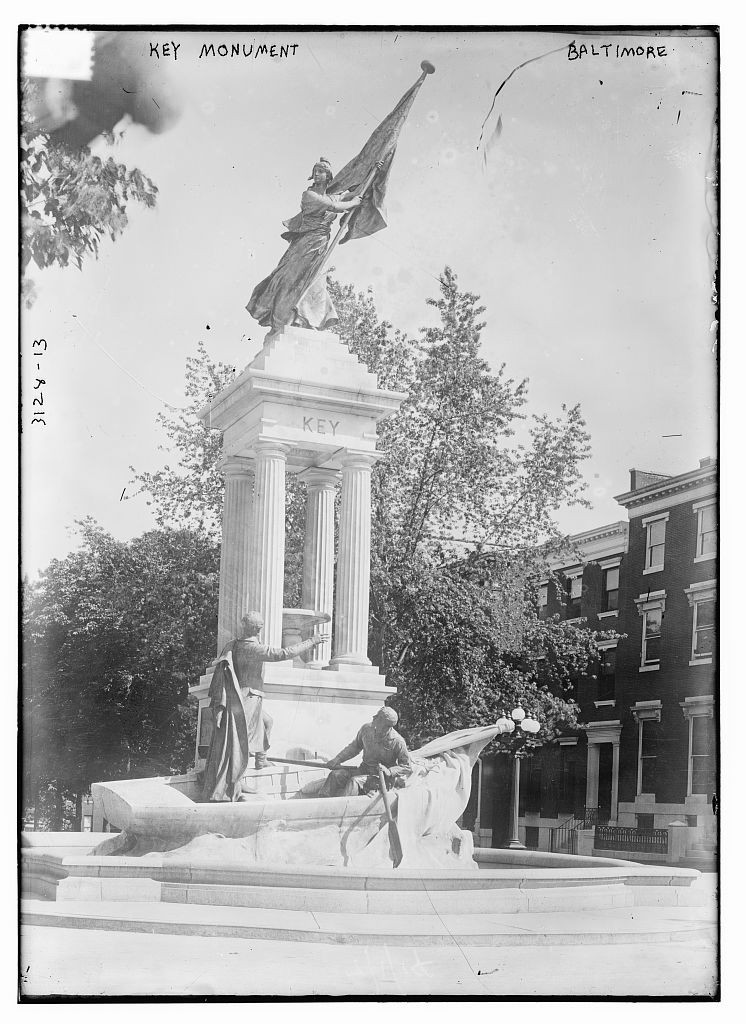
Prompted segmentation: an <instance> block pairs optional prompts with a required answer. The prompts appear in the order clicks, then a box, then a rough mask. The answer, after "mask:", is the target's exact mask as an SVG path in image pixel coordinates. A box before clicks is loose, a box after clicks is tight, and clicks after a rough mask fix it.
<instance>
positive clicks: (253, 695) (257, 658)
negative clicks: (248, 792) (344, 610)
mask: <svg viewBox="0 0 746 1024" xmlns="http://www.w3.org/2000/svg"><path fill="white" fill-rule="evenodd" d="M263 627H264V620H263V619H262V617H261V615H260V614H259V613H258V612H249V614H248V615H244V617H243V619H242V620H241V636H240V637H239V638H238V639H237V640H233V641H232V642H231V643H230V644H228V645H227V646H226V647H225V649H224V650H223V652H222V654H221V655H220V658H219V660H218V663H217V665H216V666H215V671H214V672H213V676H212V681H211V682H210V709H211V711H212V715H213V726H214V728H213V733H212V740H211V741H210V750H209V753H208V755H207V763H206V765H205V774H204V777H203V782H202V799H203V800H238V798H239V796H240V795H241V779H242V778H243V776H244V773H245V772H246V769H247V767H248V764H249V757H250V756H251V755H252V754H253V755H254V767H255V768H256V769H257V770H260V769H262V768H265V767H266V765H267V751H268V750H269V737H270V733H271V731H272V717H271V716H270V715H269V714H268V713H267V712H266V711H265V710H264V708H263V706H262V705H263V698H264V688H263V685H262V666H263V664H264V662H265V661H287V660H288V659H289V658H294V657H296V655H298V654H303V653H304V652H305V651H310V650H313V648H314V647H317V646H318V645H319V644H323V643H324V642H325V640H326V639H327V638H326V637H325V636H314V637H311V639H310V640H304V641H303V642H302V643H299V644H295V645H294V646H293V647H268V646H267V645H266V644H263V643H261V642H260V640H259V634H260V633H261V631H262V629H263Z"/></svg>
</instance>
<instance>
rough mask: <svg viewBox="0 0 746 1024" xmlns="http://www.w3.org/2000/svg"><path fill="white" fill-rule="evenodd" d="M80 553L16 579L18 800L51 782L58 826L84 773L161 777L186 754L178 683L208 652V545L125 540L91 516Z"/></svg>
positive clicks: (193, 673) (212, 584) (212, 628)
mask: <svg viewBox="0 0 746 1024" xmlns="http://www.w3.org/2000/svg"><path fill="white" fill-rule="evenodd" d="M79 528H80V535H81V540H82V544H81V547H80V550H78V551H75V552H73V553H72V554H70V555H68V556H67V557H66V558H65V559H61V560H54V561H53V562H52V563H51V564H50V565H49V567H48V568H47V569H46V570H45V571H44V572H43V573H42V574H41V576H40V578H39V580H38V582H35V583H33V584H26V587H25V593H24V607H23V627H24V650H23V671H24V689H23V709H24V745H23V749H24V777H25V784H26V785H25V803H26V806H35V805H36V804H37V803H38V802H39V796H40V795H43V794H44V792H45V791H46V790H48V789H50V790H51V791H52V792H53V793H54V794H55V799H56V803H57V810H56V812H55V815H54V817H56V819H57V820H56V821H54V818H53V822H52V824H53V825H54V827H57V828H60V827H61V824H62V822H61V821H60V818H61V817H62V815H63V811H64V801H65V799H67V798H72V799H73V800H75V802H76V803H77V806H78V813H79V808H80V802H81V800H82V796H83V794H84V793H85V792H87V791H88V789H89V788H90V784H91V782H92V781H96V780H101V779H107V778H121V777H138V776H150V775H168V774H173V773H174V772H179V771H183V770H185V769H186V768H187V767H188V766H189V765H190V764H191V763H192V759H193V743H194V727H195V717H196V716H195V710H194V707H193V706H192V705H190V703H189V701H188V686H189V683H190V682H194V681H196V680H197V679H198V678H199V676H200V675H201V673H202V672H203V671H204V667H205V665H206V664H207V663H208V662H209V661H210V659H211V658H212V657H213V656H214V653H215V651H214V642H215V633H216V628H217V589H218V565H219V553H218V549H217V546H216V545H215V544H214V543H212V542H211V541H209V540H207V539H205V538H204V537H202V536H200V535H198V534H196V533H194V532H190V531H187V530H171V531H168V530H153V531H150V532H148V533H146V534H144V535H143V536H142V537H139V538H137V539H135V540H133V541H130V542H129V543H122V542H119V541H116V540H114V539H113V538H112V537H111V536H110V535H109V534H107V533H105V532H104V531H103V530H102V529H101V528H100V527H98V526H97V525H96V524H95V523H94V522H93V521H92V520H86V521H84V522H82V523H80V524H79Z"/></svg>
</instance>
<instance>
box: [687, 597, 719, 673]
mask: <svg viewBox="0 0 746 1024" xmlns="http://www.w3.org/2000/svg"><path fill="white" fill-rule="evenodd" d="M693 620H694V621H693V626H692V661H697V660H699V659H701V658H707V659H708V660H712V651H713V648H714V641H715V601H714V599H712V598H711V599H709V600H706V601H695V602H694V609H693Z"/></svg>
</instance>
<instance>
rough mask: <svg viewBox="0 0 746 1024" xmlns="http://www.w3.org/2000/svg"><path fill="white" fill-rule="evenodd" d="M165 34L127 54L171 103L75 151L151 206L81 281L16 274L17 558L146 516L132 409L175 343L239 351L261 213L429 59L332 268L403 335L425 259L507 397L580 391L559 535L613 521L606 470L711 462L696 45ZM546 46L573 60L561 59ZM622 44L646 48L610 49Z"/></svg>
mask: <svg viewBox="0 0 746 1024" xmlns="http://www.w3.org/2000/svg"><path fill="white" fill-rule="evenodd" d="M171 38H173V39H174V40H175V41H176V42H179V43H180V44H181V45H180V47H179V50H178V51H177V52H178V59H177V60H176V61H174V60H173V59H172V58H170V59H168V58H163V57H160V58H155V57H153V58H150V59H151V60H153V61H154V64H155V65H157V67H156V69H155V70H154V74H159V73H161V74H166V73H167V74H168V75H169V76H170V79H171V82H172V86H173V87H174V88H175V89H177V90H178V91H179V93H180V94H181V95H182V97H183V101H184V113H183V116H182V117H181V120H180V121H179V122H178V123H177V125H176V126H175V127H174V128H172V129H171V130H170V131H168V132H166V133H164V134H162V135H158V136H155V135H151V134H149V133H148V132H147V131H145V129H142V128H139V127H137V126H129V127H126V129H125V131H124V135H123V137H122V138H121V139H120V140H119V141H118V143H117V144H116V146H115V147H114V148H113V149H111V148H110V147H108V146H107V145H106V144H104V143H103V142H101V143H99V144H97V151H99V152H100V153H101V154H102V155H104V156H107V155H109V153H111V154H112V155H113V156H114V158H115V159H116V160H117V161H118V162H121V163H125V164H126V165H127V166H128V167H139V168H140V169H141V170H142V171H143V172H144V173H146V174H148V175H149V176H150V177H151V178H152V179H153V180H154V181H155V183H156V184H157V186H158V188H159V197H158V204H157V207H156V209H155V210H145V209H139V208H132V209H131V210H130V224H129V226H128V228H127V230H126V231H125V233H124V234H123V235H122V236H121V237H120V238H119V239H118V240H117V241H116V242H114V243H111V242H105V243H104V244H102V247H101V255H100V258H99V259H98V261H94V262H91V263H88V264H87V265H85V267H84V269H83V271H82V272H78V271H77V270H76V269H74V268H70V269H66V270H56V269H53V270H48V271H43V272H37V273H35V274H34V275H32V276H34V277H35V281H36V286H37V292H38V298H37V300H36V303H35V305H34V306H33V308H32V309H31V310H30V311H24V313H23V315H22V338H21V343H22V354H23V356H24V360H23V384H24V387H25V388H28V386H29V376H28V375H29V372H30V370H31V369H35V366H33V365H32V363H31V360H30V359H29V358H28V357H29V355H30V353H31V351H32V348H31V346H32V341H33V339H35V338H39V337H44V338H45V339H46V340H47V343H48V348H47V352H46V353H45V357H44V358H45V363H44V367H45V380H46V382H47V383H46V390H45V404H46V407H47V410H48V415H47V422H48V426H47V427H46V428H37V427H36V426H34V427H32V426H31V425H30V423H26V422H24V423H23V435H22V486H23V496H22V502H23V508H22V527H23V531H22V542H23V549H22V551H23V567H24V571H25V572H27V573H29V574H30V575H34V574H35V573H36V572H38V571H39V570H40V569H42V568H43V567H44V566H46V565H47V564H48V562H49V560H50V559H51V558H59V557H64V555H65V554H66V553H67V552H68V551H69V550H70V549H71V548H72V547H74V546H75V536H74V533H73V532H72V531H71V528H72V526H73V524H74V521H75V520H76V519H80V518H83V517H84V516H88V515H91V516H93V517H94V518H96V519H97V520H98V522H99V523H100V524H101V525H102V526H103V527H105V528H106V529H108V530H110V531H111V532H112V533H113V534H114V535H115V536H116V537H118V538H121V539H126V538H129V537H132V536H136V535H138V534H139V533H141V532H142V531H144V530H146V529H148V528H150V527H151V526H152V525H153V519H152V516H151V512H150V510H149V509H148V507H147V506H146V504H145V500H144V498H143V497H142V496H139V497H131V496H132V495H134V492H135V490H136V487H135V486H134V485H133V484H132V477H133V471H132V470H131V469H130V467H134V468H135V469H136V470H137V471H143V470H154V469H157V468H158V467H159V466H161V465H163V464H164V463H165V462H168V461H171V462H172V463H173V462H174V460H173V458H171V459H169V457H168V455H167V454H165V453H164V452H162V451H160V450H159V445H160V444H162V443H163V442H164V440H165V437H164V435H163V433H162V431H161V430H160V428H159V427H158V425H157V423H156V416H157V415H158V413H159V412H161V411H164V408H165V407H164V403H169V404H171V405H173V406H180V405H183V404H184V402H185V399H184V366H185V360H186V358H187V357H188V356H190V355H193V354H194V353H195V351H196V348H197V344H198V342H199V341H200V340H201V341H203V342H204V343H205V345H206V347H207V349H208V351H209V352H210V354H211V355H212V356H213V357H214V358H216V359H219V360H221V361H223V362H227V363H232V364H234V365H236V366H238V367H239V368H243V367H244V366H245V365H246V364H247V363H248V362H249V361H250V360H251V359H252V358H253V356H254V355H255V354H256V352H257V351H258V350H259V349H260V348H261V344H262V339H263V336H264V333H265V331H264V329H263V328H261V327H259V325H258V324H257V323H256V322H255V321H253V320H252V319H251V318H250V317H249V315H248V313H247V312H246V310H245V308H244V307H245V305H246V302H247V301H248V299H249V296H250V294H251V292H252V290H253V288H254V286H255V285H256V284H257V283H258V281H259V280H261V279H262V278H263V277H265V276H266V275H267V274H268V273H269V272H270V271H271V270H272V269H273V267H274V266H275V264H276V263H277V261H278V259H279V258H280V256H281V255H282V253H283V251H284V248H285V243H284V242H283V241H282V240H281V239H280V237H279V235H280V232H281V231H282V230H283V227H282V224H281V222H282V221H283V220H284V219H287V218H288V217H291V216H292V215H293V214H294V213H296V212H297V210H298V208H299V200H300V194H301V192H302V191H303V189H304V188H305V187H306V184H307V178H308V175H309V173H310V170H311V167H312V165H313V163H314V162H315V161H316V160H317V159H318V158H319V157H320V156H324V157H326V158H327V159H329V160H330V161H331V163H332V166H333V167H334V169H335V170H336V169H339V168H340V167H341V166H342V165H343V164H344V163H346V162H347V161H348V160H349V159H350V158H351V157H352V156H354V155H355V154H356V153H357V152H358V151H359V149H360V148H361V147H362V145H363V143H364V142H365V140H366V139H367V137H368V136H369V134H370V132H371V131H372V130H373V129H374V128H375V126H376V125H377V124H378V122H379V121H380V120H381V119H382V118H383V117H384V116H385V115H386V114H387V113H388V112H389V111H390V110H391V109H392V108H393V107H394V105H395V104H396V102H397V101H398V100H399V98H400V96H401V95H402V94H403V93H404V92H405V91H406V89H408V88H409V86H410V85H411V84H412V83H413V82H414V80H415V79H416V78H417V76H418V74H419V64H420V61H421V60H423V59H427V60H430V61H432V63H433V64H434V65H435V67H436V72H435V74H434V75H431V76H429V77H428V78H427V80H426V81H425V83H424V85H423V87H422V89H421V90H420V93H419V95H418V97H417V99H416V101H415V104H414V107H413V109H412V112H411V114H410V116H409V119H408V121H407V123H406V124H405V126H404V128H403V130H402V133H401V138H400V143H399V148H398V151H397V155H396V158H395V162H394V166H393V169H392V172H391V176H390V180H389V191H388V203H387V206H388V223H389V226H388V228H387V229H386V230H385V231H383V232H380V233H379V234H377V235H375V236H373V237H370V238H368V239H362V240H360V241H357V242H355V243H354V244H350V245H346V246H344V247H343V248H342V249H341V250H338V251H337V253H335V256H334V259H333V264H334V266H335V268H336V276H337V277H338V278H339V279H340V280H341V281H343V282H352V283H354V284H355V286H356V287H357V288H358V289H360V290H363V291H365V290H366V289H368V288H370V289H372V293H373V296H374V298H375V301H376V305H377V308H378V311H379V314H380V315H381V316H382V317H385V318H386V319H388V320H390V321H391V322H392V323H393V324H394V325H395V326H397V327H400V328H401V329H403V330H406V331H408V332H410V333H413V334H416V333H417V331H418V330H419V328H421V327H422V326H424V325H426V324H428V323H431V322H433V312H432V311H431V310H430V309H429V308H428V307H427V306H426V299H427V298H429V297H432V296H435V295H437V291H438V284H437V278H438V274H439V273H440V272H441V271H442V269H443V267H444V266H445V265H446V264H448V265H450V266H451V267H452V268H453V269H454V270H455V271H456V273H457V274H458V277H459V281H460V284H461V286H462V287H463V288H465V289H468V290H469V291H471V292H475V293H477V294H478V295H480V296H481V300H482V303H483V304H484V305H485V306H486V313H485V316H484V319H485V320H486V324H487V326H486V328H485V330H484V333H483V336H482V345H483V354H484V356H485V358H486V359H487V360H488V361H489V362H490V363H491V365H493V366H494V367H497V366H499V365H500V364H501V363H505V364H506V369H507V371H508V373H509V375H510V376H512V377H514V378H516V379H522V378H524V377H527V378H528V379H529V382H530V386H529V406H528V410H529V412H535V413H537V414H540V413H544V412H547V413H550V414H552V415H555V414H558V413H559V412H560V410H561V406H562V404H563V403H564V404H566V405H574V404H575V403H580V405H581V408H582V410H583V413H584V416H585V419H586V421H587V425H588V429H589V431H590V434H591V439H592V451H593V455H592V458H591V459H590V460H589V461H588V462H587V463H585V464H584V475H585V478H586V480H587V482H588V497H589V499H590V500H591V502H592V508H591V509H577V508H576V509H567V510H564V511H563V512H562V514H561V515H560V518H559V521H560V525H561V526H562V527H563V529H565V530H567V531H568V532H578V531H582V530H587V529H591V528H593V527H595V526H600V525H603V524H605V523H609V522H614V521H616V520H619V519H622V518H624V510H623V509H622V508H621V507H620V506H619V505H618V504H617V503H616V502H615V501H614V495H616V494H620V493H623V492H624V491H626V490H627V489H628V483H629V477H628V470H629V469H630V468H631V467H633V466H634V467H636V468H642V469H649V470H654V471H658V472H661V473H671V474H675V473H680V472H685V471H687V470H689V469H692V468H695V467H696V466H697V464H698V460H699V459H700V458H702V457H704V456H707V455H711V454H715V446H716V434H715V426H716V391H715V388H716V364H715V352H714V341H715V334H714V332H713V330H712V321H713V308H714V307H713V305H712V302H711V282H712V276H713V264H712V260H711V256H710V255H709V254H708V236H709V241H710V251H712V233H713V221H712V216H711V212H710V210H711V207H712V204H711V202H710V204H709V208H708V182H707V176H708V175H709V176H712V174H713V171H714V164H713V129H714V119H715V105H716V92H715V90H716V52H715V44H714V41H713V40H711V39H710V38H706V37H705V38H703V37H686V36H676V37H672V36H666V37H665V38H663V37H659V38H655V37H653V36H646V35H642V36H638V37H636V38H635V39H634V40H632V39H631V38H628V37H624V36H622V35H619V34H617V33H614V32H605V33H601V34H598V35H594V36H583V37H581V36H572V35H566V34H562V33H547V32H527V31H511V32H474V33H469V32H461V33H448V32H433V31H420V32H409V33H407V32H396V31H380V32H367V33H352V32H348V33H337V32H320V33H307V32H303V31H293V32H289V33H288V32H285V33H283V32H275V33H273V32H271V31H260V30H257V31H256V32H254V33H251V34H245V35H244V34H241V33H240V32H218V33H209V32H207V31H199V32H194V33H185V34H182V35H179V36H173V37H172V36H171V35H169V33H167V32H157V31H146V32H143V36H142V42H143V47H144V48H145V51H146V52H148V50H149V44H150V43H151V42H154V43H159V44H162V43H163V42H164V41H167V40H169V39H171ZM573 40H574V41H575V43H576V48H577V49H579V47H580V45H581V42H582V43H584V44H585V45H586V46H587V47H588V52H587V53H584V54H583V55H582V56H579V57H577V58H576V59H569V55H570V53H571V52H572V51H569V50H568V45H569V43H571V42H572V41H573ZM205 42H207V43H209V42H213V43H215V44H216V45H217V44H218V43H220V42H225V43H228V44H230V43H231V42H240V43H245V44H246V45H247V46H248V45H249V44H251V43H252V42H253V43H254V44H255V45H256V44H257V43H260V42H266V43H268V44H269V43H272V42H274V43H277V44H281V43H297V44H298V46H297V50H296V52H295V55H294V56H292V57H289V58H287V59H284V60H271V59H267V58H260V59H257V60H255V59H251V58H249V59H244V58H229V57H228V58H225V57H224V58H221V57H207V58H202V59H200V58H199V52H200V49H201V46H202V44H203V43H205ZM633 42H634V45H635V46H639V45H643V46H645V47H648V46H655V47H659V46H664V47H665V55H662V56H660V57H659V56H655V57H645V56H643V57H637V56H635V57H633V58H630V57H624V58H622V57H620V58H617V57H616V56H615V47H616V45H617V44H619V45H620V46H622V45H631V44H632V43H633ZM591 44H593V45H594V46H595V49H596V53H597V55H594V54H593V53H592V51H591ZM604 44H611V48H610V49H609V50H608V56H607V55H605V53H604V49H603V46H604ZM558 48H561V50H560V52H555V53H551V52H550V51H556V50H558ZM543 54H548V55H547V56H543V57H542V58H541V59H540V60H537V61H534V62H532V63H530V64H528V65H527V66H525V67H523V68H520V69H519V70H516V71H515V74H513V75H512V77H511V78H510V79H509V81H508V82H507V83H506V84H505V86H504V87H503V89H502V90H501V91H500V94H499V96H498V97H497V101H496V105H495V109H494V111H493V113H492V115H491V116H490V118H489V119H488V121H487V124H486V126H485V137H486V138H493V144H492V145H490V147H489V150H488V153H487V156H486V159H485V157H484V152H483V150H482V149H479V148H478V144H479V140H480V133H481V131H482V125H483V122H484V120H485V118H486V117H487V115H488V112H489V110H490V105H491V104H492V100H493V97H494V94H495V92H496V90H497V89H498V87H499V86H500V84H501V83H502V82H503V81H504V80H505V79H506V77H507V76H508V75H510V74H511V72H512V71H513V70H514V69H516V68H517V67H518V66H519V65H521V64H522V63H523V62H524V61H527V60H530V59H531V58H534V57H539V56H540V55H543ZM498 115H499V116H500V118H501V123H502V132H501V134H500V135H499V137H494V130H495V126H496V123H497V116H498ZM26 401H27V402H28V396H27V398H26ZM23 415H25V417H26V419H27V420H28V419H29V411H28V408H27V409H26V412H25V413H24V414H23Z"/></svg>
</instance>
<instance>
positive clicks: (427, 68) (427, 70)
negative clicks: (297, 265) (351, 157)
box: [295, 60, 435, 309]
mask: <svg viewBox="0 0 746 1024" xmlns="http://www.w3.org/2000/svg"><path fill="white" fill-rule="evenodd" d="M420 67H421V68H422V74H421V75H420V77H419V78H418V79H417V81H416V82H415V83H414V85H413V86H412V88H413V89H414V88H417V86H420V85H422V83H423V82H424V81H425V79H426V78H427V76H428V75H432V73H433V72H434V71H435V68H434V67H433V65H432V64H431V63H430V61H428V60H423V61H422V63H421V64H420ZM380 169H381V165H380V163H379V164H376V165H375V167H374V168H373V170H372V171H371V172H370V174H369V175H368V177H367V178H366V179H365V181H364V182H363V185H362V187H361V188H359V189H358V190H357V192H355V193H354V195H356V196H363V197H364V196H365V193H366V192H367V191H368V189H369V188H370V186H371V185H372V184H373V179H374V178H375V176H376V174H377V173H378V171H379V170H380ZM357 209H359V207H357V206H356V207H355V208H354V209H352V210H348V211H347V213H346V214H345V215H344V217H342V221H341V223H340V225H339V230H338V231H337V233H336V235H335V236H334V239H333V240H332V242H331V244H330V245H329V248H328V249H327V250H326V252H325V253H324V258H323V259H322V261H321V263H320V264H319V269H318V270H317V271H316V273H315V274H314V275H313V277H312V278H311V280H310V281H309V282H308V284H307V285H306V287H305V288H304V289H303V291H302V292H301V294H300V297H299V299H298V301H297V302H296V304H295V308H296V309H297V308H298V306H300V304H301V302H302V301H303V299H304V298H305V297H306V295H307V294H308V292H309V291H310V290H311V288H312V287H313V286H314V285H315V284H316V282H317V281H318V279H319V278H320V277H321V275H322V273H323V272H324V270H325V269H326V267H327V266H328V265H329V258H330V256H331V254H332V253H333V252H334V250H335V249H336V247H337V244H338V243H339V241H340V238H341V235H342V232H343V231H344V230H345V228H346V227H347V225H348V224H349V222H350V218H351V217H352V214H353V213H354V212H355V210H357Z"/></svg>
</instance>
